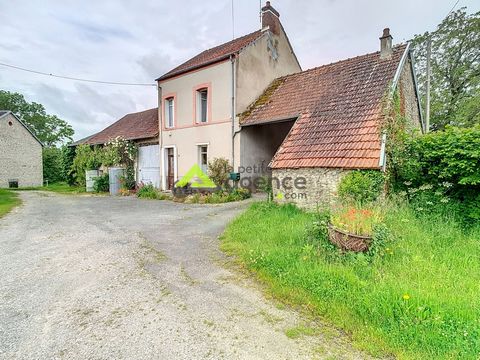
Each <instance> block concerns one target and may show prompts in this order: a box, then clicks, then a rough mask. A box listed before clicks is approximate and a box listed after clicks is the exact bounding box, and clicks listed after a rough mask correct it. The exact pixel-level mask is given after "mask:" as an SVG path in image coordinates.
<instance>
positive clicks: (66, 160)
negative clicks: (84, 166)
mask: <svg viewBox="0 0 480 360" xmlns="http://www.w3.org/2000/svg"><path fill="white" fill-rule="evenodd" d="M73 159H75V147H73V146H68V145H64V146H63V147H62V178H63V179H64V181H66V182H67V184H68V185H70V186H74V185H75V176H74V174H73V172H72V165H73Z"/></svg>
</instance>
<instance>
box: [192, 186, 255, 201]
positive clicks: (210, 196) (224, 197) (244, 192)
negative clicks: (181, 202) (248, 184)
mask: <svg viewBox="0 0 480 360" xmlns="http://www.w3.org/2000/svg"><path fill="white" fill-rule="evenodd" d="M249 197H251V194H250V191H249V190H248V189H244V188H235V189H232V190H219V191H215V192H213V193H206V194H201V193H198V192H197V193H194V194H192V195H189V196H187V197H186V198H185V202H186V203H190V204H223V203H227V202H232V201H241V200H245V199H248V198H249Z"/></svg>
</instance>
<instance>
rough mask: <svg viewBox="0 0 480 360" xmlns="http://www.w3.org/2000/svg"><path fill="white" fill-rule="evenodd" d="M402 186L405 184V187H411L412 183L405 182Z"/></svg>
mask: <svg viewBox="0 0 480 360" xmlns="http://www.w3.org/2000/svg"><path fill="white" fill-rule="evenodd" d="M404 184H405V185H406V186H410V185H412V182H411V181H405V182H404Z"/></svg>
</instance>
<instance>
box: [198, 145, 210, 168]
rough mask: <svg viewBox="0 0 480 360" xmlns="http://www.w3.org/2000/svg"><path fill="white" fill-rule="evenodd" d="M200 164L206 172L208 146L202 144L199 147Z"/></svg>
mask: <svg viewBox="0 0 480 360" xmlns="http://www.w3.org/2000/svg"><path fill="white" fill-rule="evenodd" d="M198 164H199V165H200V168H201V169H202V171H203V172H204V173H205V174H206V173H207V171H208V146H207V145H200V146H199V147H198Z"/></svg>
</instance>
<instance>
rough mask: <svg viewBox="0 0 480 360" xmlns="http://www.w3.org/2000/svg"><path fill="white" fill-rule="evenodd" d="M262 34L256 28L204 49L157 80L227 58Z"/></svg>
mask: <svg viewBox="0 0 480 360" xmlns="http://www.w3.org/2000/svg"><path fill="white" fill-rule="evenodd" d="M261 35H262V31H261V30H257V31H255V32H253V33H251V34H248V35H245V36H242V37H239V38H237V39H234V40H232V41H229V42H227V43H225V44H222V45H219V46H216V47H214V48H211V49H208V50H205V51H203V52H201V53H200V54H198V55H197V56H194V57H193V58H191V59H190V60H188V61H186V62H184V63H183V64H181V65H179V66H177V67H176V68H174V69H173V70H170V71H169V72H167V73H166V74H164V75H162V76H160V77H159V78H158V79H156V80H157V81H158V80H165V79H168V78H171V77H173V76H176V75H180V74H183V73H185V72H188V71H191V70H194V69H198V68H201V67H203V66H206V65H209V64H213V63H215V62H218V61H221V60H225V59H227V58H228V57H229V56H230V55H232V54H234V53H236V52H238V51H240V50H241V49H243V48H244V47H245V46H247V45H249V44H250V43H252V42H253V41H255V40H257V39H258V38H259V37H260V36H261Z"/></svg>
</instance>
